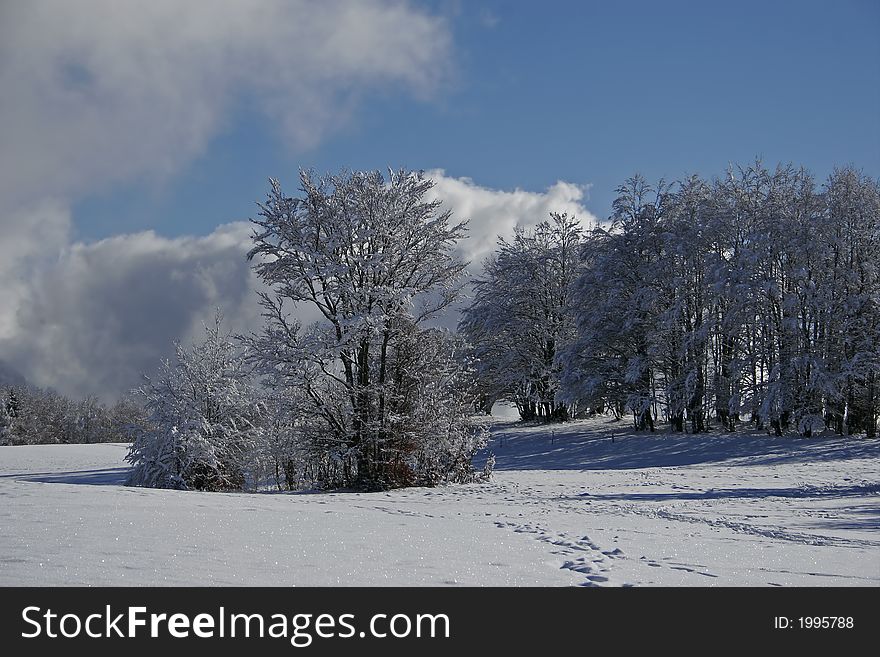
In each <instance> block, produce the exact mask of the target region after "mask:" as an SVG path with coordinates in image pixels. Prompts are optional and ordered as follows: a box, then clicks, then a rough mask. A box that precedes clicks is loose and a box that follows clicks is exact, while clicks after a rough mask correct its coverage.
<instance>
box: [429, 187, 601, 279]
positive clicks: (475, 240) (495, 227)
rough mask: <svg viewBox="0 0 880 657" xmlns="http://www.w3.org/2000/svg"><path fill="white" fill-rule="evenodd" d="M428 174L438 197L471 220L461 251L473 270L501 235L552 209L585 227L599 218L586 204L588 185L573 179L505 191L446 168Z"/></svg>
mask: <svg viewBox="0 0 880 657" xmlns="http://www.w3.org/2000/svg"><path fill="white" fill-rule="evenodd" d="M427 176H428V177H429V178H431V179H432V180H434V181H435V183H436V185H435V187H434V189H433V190H432V193H433V195H434V198H437V199H440V200H441V201H442V202H443V204H444V207H446V208H449V209H451V210H452V211H453V213H454V214H455V216H456V217H459V218H463V219H467V220H468V229H469V230H468V237H467V239H465V240H463V241H462V243H461V245H460V253H461V255H462V256H463V257H464V258H466V259H467V260H470V261H471V263H472V265H471V269H472V270H473V271H478V270H479V266H480V264H481V263H482V260H483V259H484V258H485V257H486V256H488V255H489V254H490V253H491V252H492V251H493V250H494V249H495V246H496V244H497V241H498V238H499V237H504V238H506V239H509V238H510V237H512V236H513V230H514V228H516V227H517V226H522V227H524V228H527V227H529V226H534V225H535V224H538V223H540V222H541V221H545V220H547V219H549V216H550V213H551V212H567V213H568V214H569V215H573V216H576V217H577V218H578V219H579V220H580V221H581V223H582V224H584V226H588V225H591V224H593V223H595V221H596V218H595V217H594V216H593V215H592V214H591V213H590V211H589V210H587V209H586V208H585V207H584V206H583V204H582V201H583V199H584V192H585V188H584V187H582V186H579V185H575V184H572V183H569V182H564V181H559V182H557V183H556V184H555V185H553V186H551V187H550V188H549V189H547V190H546V191H544V192H530V191H525V190H522V189H515V190H513V191H505V190H497V189H490V188H487V187H481V186H480V185H477V184H476V183H475V182H474V181H473V180H471V179H470V178H452V177H448V176H446V174H445V172H444V171H443V170H442V169H435V170H433V171H429V172H427Z"/></svg>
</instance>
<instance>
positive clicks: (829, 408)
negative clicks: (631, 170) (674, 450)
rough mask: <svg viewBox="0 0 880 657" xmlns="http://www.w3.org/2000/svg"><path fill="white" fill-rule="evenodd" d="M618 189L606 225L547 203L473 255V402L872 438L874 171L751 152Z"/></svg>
mask: <svg viewBox="0 0 880 657" xmlns="http://www.w3.org/2000/svg"><path fill="white" fill-rule="evenodd" d="M616 191H617V198H616V200H615V201H614V203H613V214H612V216H611V217H610V219H609V221H608V222H607V223H606V224H604V225H599V226H594V227H591V228H590V229H589V230H587V229H584V228H583V227H581V226H580V225H579V224H578V223H577V222H576V221H575V220H573V219H571V218H569V217H567V216H565V215H552V216H551V219H550V220H549V221H546V222H543V223H541V224H539V225H538V226H537V227H536V228H535V229H532V230H529V231H526V230H518V231H517V232H516V234H515V236H514V238H513V239H512V240H500V241H499V245H498V249H497V250H496V252H495V254H494V255H493V256H492V257H490V258H489V259H488V261H487V262H486V263H485V266H484V270H483V275H482V276H481V277H480V278H479V279H478V280H477V281H476V283H475V286H474V287H475V294H474V298H473V302H472V303H471V305H470V306H469V307H468V308H467V310H466V311H465V313H464V316H463V319H462V322H461V325H460V328H461V331H462V332H463V334H464V335H465V336H467V338H468V339H469V341H470V342H471V343H472V344H473V346H474V353H475V356H476V357H477V359H478V361H479V364H478V371H479V375H480V384H481V391H482V395H483V400H484V404H485V405H486V406H490V405H491V403H492V402H494V401H495V400H506V401H510V402H512V403H515V404H516V405H517V407H518V408H519V410H520V414H521V416H522V418H523V419H526V420H528V419H547V420H554V419H566V418H567V417H569V416H571V415H573V414H584V413H590V412H602V411H608V412H613V413H615V414H616V415H617V416H619V417H622V416H624V415H626V414H631V416H632V418H633V424H634V427H635V428H636V429H639V430H644V429H649V430H652V431H653V430H654V429H655V428H656V425H657V423H659V422H663V423H666V424H667V425H668V426H669V427H670V428H672V429H673V430H676V431H685V430H687V431H691V432H701V431H706V430H708V429H709V428H710V427H712V426H713V425H714V426H717V427H719V428H722V429H724V430H728V431H733V430H735V429H736V428H737V427H741V426H743V425H749V426H753V427H756V428H758V429H767V430H769V431H772V432H773V433H775V434H776V435H783V433H784V432H789V431H791V432H796V433H797V434H799V435H802V436H811V435H815V434H816V433H817V432H819V431H823V430H831V431H834V432H836V433H839V434H858V433H864V434H865V435H866V436H868V437H875V436H876V433H877V420H878V413H880V265H878V263H880V250H878V247H880V184H878V181H877V180H875V179H871V178H869V177H867V176H865V175H863V174H862V173H860V172H859V171H857V170H855V169H854V168H852V167H847V168H842V169H838V170H835V171H834V172H833V173H832V174H831V176H830V177H829V178H828V180H827V181H825V182H824V184H823V185H822V186H821V187H820V186H817V184H816V182H815V181H814V179H813V177H812V176H811V175H810V173H809V172H807V171H806V170H804V169H796V168H794V167H792V166H779V167H777V168H776V169H775V170H769V169H767V168H766V167H765V166H763V165H762V164H761V163H760V162H756V163H755V164H753V165H751V166H748V167H737V168H734V167H731V168H730V169H729V170H728V171H727V172H726V173H725V175H723V176H721V177H719V178H716V179H713V180H706V179H703V178H701V177H699V176H692V177H689V178H686V179H685V180H681V181H678V182H674V183H668V182H665V181H660V182H659V183H657V184H654V185H651V184H649V183H648V182H647V181H646V180H645V179H644V178H643V177H642V176H638V175H636V176H634V177H632V178H630V179H629V180H627V181H626V182H625V183H624V184H623V185H621V186H620V187H619V188H618V189H617V190H616Z"/></svg>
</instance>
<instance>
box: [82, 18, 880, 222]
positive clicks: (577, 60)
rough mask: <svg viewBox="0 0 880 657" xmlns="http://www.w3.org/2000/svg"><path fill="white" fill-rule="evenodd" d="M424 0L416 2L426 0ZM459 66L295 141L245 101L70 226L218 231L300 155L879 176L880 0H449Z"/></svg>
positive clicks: (589, 202)
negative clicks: (189, 149) (761, 166)
mask: <svg viewBox="0 0 880 657" xmlns="http://www.w3.org/2000/svg"><path fill="white" fill-rule="evenodd" d="M417 6H421V5H417ZM428 8H429V9H430V10H431V11H432V12H433V13H435V14H439V15H441V16H444V17H445V18H446V19H447V20H448V24H449V27H450V29H451V34H452V38H453V52H452V73H451V76H450V79H448V80H447V81H446V82H444V84H443V85H441V87H440V88H439V89H436V90H434V91H433V92H432V93H431V95H430V97H428V98H414V97H413V96H412V95H411V94H406V93H399V92H398V90H396V89H394V88H393V87H392V88H385V89H381V90H378V91H369V92H367V93H365V94H364V95H363V96H362V97H361V99H360V101H359V104H358V105H357V107H356V109H355V110H354V112H353V113H352V116H350V117H349V120H348V121H347V123H346V124H345V125H344V126H343V127H341V128H340V129H338V130H336V131H335V132H333V133H332V134H330V135H329V136H328V137H327V138H326V139H324V140H322V141H321V142H319V143H317V144H315V145H314V146H312V147H309V148H296V147H291V146H290V144H288V143H286V141H285V140H284V139H282V138H281V137H280V136H279V131H278V129H277V127H276V126H275V125H273V123H272V121H271V120H270V119H267V118H266V117H265V116H264V115H262V114H261V113H260V112H258V111H256V110H254V109H253V108H250V109H249V103H248V99H247V98H240V99H239V100H238V102H237V103H236V104H235V109H234V110H233V111H232V112H231V114H230V116H229V117H228V119H227V120H226V123H225V125H224V127H223V130H222V131H221V132H220V133H219V134H218V135H217V136H216V137H215V138H213V139H212V140H211V141H210V142H209V143H208V144H207V147H206V150H204V152H203V153H202V154H201V155H200V156H198V157H196V158H195V159H193V160H192V161H190V162H188V163H186V165H185V166H183V167H182V168H180V169H179V170H178V171H177V172H176V173H175V174H174V175H172V176H169V177H158V178H157V177H155V176H142V177H137V178H135V179H133V180H130V181H127V182H126V183H125V184H121V185H116V186H113V187H111V188H109V189H102V190H100V191H97V192H94V193H91V194H89V195H87V196H85V197H83V198H81V199H79V200H78V201H77V202H76V203H75V204H74V206H73V211H74V217H75V219H76V230H77V235H78V236H80V237H83V238H86V239H94V238H99V237H104V236H107V235H110V234H114V233H117V232H120V231H133V230H141V229H145V228H154V229H156V230H157V231H159V232H161V233H163V234H168V235H177V234H184V233H196V234H202V233H207V232H209V231H210V230H212V229H213V228H214V226H216V225H217V224H220V223H225V222H228V221H233V220H240V219H244V218H247V217H248V216H250V215H251V214H252V212H253V208H254V202H255V201H256V200H258V199H260V198H262V196H263V194H264V192H265V190H266V187H267V186H266V182H265V181H266V179H267V177H269V176H275V177H278V178H280V179H281V180H282V181H285V180H290V181H291V183H290V185H292V184H293V182H292V181H293V180H294V179H295V175H296V170H297V168H298V167H300V166H304V167H314V168H316V169H318V170H321V171H324V170H336V169H339V168H341V167H351V168H377V167H381V168H384V167H387V166H393V167H398V166H405V167H409V168H425V169H433V168H442V169H445V170H446V172H447V174H449V175H451V176H455V177H459V176H467V177H470V178H472V179H473V180H474V181H475V182H476V183H478V184H480V185H483V186H487V187H492V188H499V189H513V188H517V187H519V188H524V189H527V190H534V191H540V190H543V189H545V188H546V187H548V186H549V185H551V184H553V183H554V182H555V181H557V180H566V181H569V182H573V183H577V184H582V185H589V186H590V188H589V195H588V197H587V199H586V200H585V201H584V205H585V206H586V207H587V208H589V209H590V210H591V211H592V212H593V213H594V214H596V215H598V216H606V215H607V214H608V212H609V210H610V204H611V200H612V199H613V189H614V187H615V186H616V185H618V184H620V183H621V182H622V181H623V180H624V179H625V178H626V177H627V176H629V175H630V174H632V173H634V172H636V171H638V172H641V173H643V174H645V175H646V176H648V177H649V178H650V179H656V178H658V177H660V176H666V177H668V178H678V177H680V176H682V175H684V174H686V173H689V172H699V173H703V174H707V175H715V174H719V173H721V172H722V171H723V169H724V167H725V166H726V165H727V163H728V162H737V163H746V162H748V161H750V160H751V159H752V158H754V157H755V156H762V157H763V158H764V159H765V161H766V162H768V163H774V164H775V163H776V162H779V161H783V162H788V161H791V162H793V163H795V164H798V165H799V164H803V165H805V166H807V167H808V168H809V169H811V170H812V171H813V172H814V173H815V174H816V175H817V176H818V177H820V178H821V177H824V176H825V175H827V174H828V173H829V171H830V169H831V168H832V167H833V166H835V165H842V164H847V163H854V164H856V165H857V166H860V167H862V168H864V169H865V171H866V172H868V173H869V174H871V175H874V176H877V175H880V119H878V117H880V2H876V1H874V0H862V1H848V2H846V1H840V2H815V1H774V2H768V1H764V2H748V1H746V2H736V3H729V2H708V1H707V2H698V1H696V0H693V1H682V0H677V1H667V2H541V3H538V2H461V3H456V4H450V3H445V2H437V3H431V4H430V5H429V6H428Z"/></svg>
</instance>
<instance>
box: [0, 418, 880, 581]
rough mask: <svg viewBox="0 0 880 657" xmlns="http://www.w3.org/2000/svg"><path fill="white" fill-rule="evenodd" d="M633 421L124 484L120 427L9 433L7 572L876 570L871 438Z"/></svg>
mask: <svg viewBox="0 0 880 657" xmlns="http://www.w3.org/2000/svg"><path fill="white" fill-rule="evenodd" d="M624 425H625V423H616V424H615V423H613V422H611V421H610V420H607V419H594V420H585V421H580V422H574V423H569V424H566V425H562V426H557V427H555V428H548V427H529V426H520V425H516V424H508V423H499V424H496V425H495V426H494V428H493V434H494V438H493V443H492V445H491V449H493V451H494V452H495V454H496V457H497V466H496V467H497V470H496V474H495V476H494V477H493V481H492V482H491V483H488V484H473V485H467V486H449V487H442V488H435V489H426V488H416V489H407V490H398V491H392V492H389V493H358V494H355V493H332V494H219V493H198V492H181V491H167V490H150V489H142V488H130V487H126V486H123V485H122V482H123V481H124V478H125V472H126V468H125V463H124V462H123V461H122V458H123V456H124V455H125V451H126V446H124V445H113V444H111V445H53V446H25V447H2V448H0V585H47V586H53V585H163V584H167V585H183V584H187V585H284V586H289V585H298V586H301V585H319V586H321V585H598V586H607V585H611V586H614V585H699V586H729V585H748V586H752V585H754V586H765V585H771V586H773V585H782V586H791V585H798V586H799V585H820V586H821V585H870V586H877V585H880V476H878V475H880V441H876V440H874V441H865V440H857V439H842V438H833V437H832V438H816V439H809V440H805V439H798V438H771V437H768V436H765V435H759V434H753V435H736V436H717V435H709V436H688V435H671V434H665V433H659V434H655V435H653V436H646V435H634V434H632V433H629V432H628V431H627V429H626V427H625V426H624ZM612 433H613V434H614V440H613V442H612Z"/></svg>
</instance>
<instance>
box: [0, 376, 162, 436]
mask: <svg viewBox="0 0 880 657" xmlns="http://www.w3.org/2000/svg"><path fill="white" fill-rule="evenodd" d="M144 419H145V418H144V412H143V408H142V407H141V405H140V404H139V403H138V402H137V401H136V400H134V399H133V398H131V397H123V398H122V399H120V400H119V401H117V402H116V403H114V404H112V405H109V406H108V405H106V404H104V403H102V402H101V401H100V400H98V399H97V398H96V397H87V398H85V399H82V400H74V399H70V398H69V397H65V396H64V395H62V394H59V393H58V392H55V391H54V390H46V389H43V388H38V387H35V386H30V385H14V386H4V387H0V445H51V444H59V443H61V444H65V443H108V442H129V441H131V439H132V435H133V431H134V430H135V428H136V427H140V426H142V425H143V424H144Z"/></svg>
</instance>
